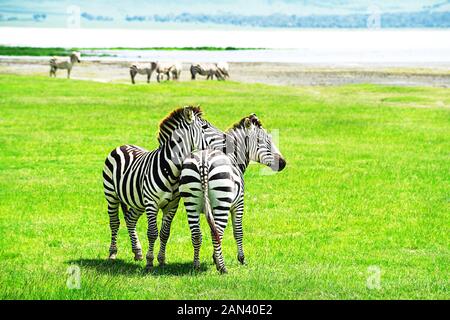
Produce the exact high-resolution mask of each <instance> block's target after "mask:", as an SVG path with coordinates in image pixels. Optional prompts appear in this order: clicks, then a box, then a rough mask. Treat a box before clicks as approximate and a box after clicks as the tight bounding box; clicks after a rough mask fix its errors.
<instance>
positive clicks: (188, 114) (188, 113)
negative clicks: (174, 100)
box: [183, 107, 194, 123]
mask: <svg viewBox="0 0 450 320" xmlns="http://www.w3.org/2000/svg"><path fill="white" fill-rule="evenodd" d="M183 113H184V118H185V119H186V121H187V122H188V123H191V122H192V121H193V120H194V111H193V110H192V108H190V107H184V110H183Z"/></svg>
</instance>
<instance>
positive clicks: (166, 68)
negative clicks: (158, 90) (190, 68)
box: [152, 62, 183, 82]
mask: <svg viewBox="0 0 450 320" xmlns="http://www.w3.org/2000/svg"><path fill="white" fill-rule="evenodd" d="M152 68H153V70H155V71H156V73H157V76H156V80H157V81H158V82H160V81H161V80H162V79H163V77H164V75H165V76H167V80H170V75H172V79H173V80H179V79H180V74H181V71H182V69H183V65H182V64H181V63H179V62H152Z"/></svg>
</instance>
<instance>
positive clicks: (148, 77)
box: [147, 73, 151, 83]
mask: <svg viewBox="0 0 450 320" xmlns="http://www.w3.org/2000/svg"><path fill="white" fill-rule="evenodd" d="M150 76H151V74H150V73H148V74H147V83H150Z"/></svg>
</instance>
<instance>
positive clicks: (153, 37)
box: [0, 27, 450, 66]
mask: <svg viewBox="0 0 450 320" xmlns="http://www.w3.org/2000/svg"><path fill="white" fill-rule="evenodd" d="M0 44H1V45H15V46H36V47H94V48H108V47H131V48H133V47H200V46H213V47H247V48H268V49H270V50H237V51H231V50H230V51H158V50H156V51H155V50H149V51H142V50H140V51H137V50H120V51H117V50H116V51H109V50H100V51H96V52H95V53H99V54H101V53H107V54H111V55H115V56H114V57H105V58H103V59H106V60H126V61H140V60H179V61H191V62H197V61H204V62H210V61H211V62H212V61H229V62H292V63H305V64H308V63H310V64H338V65H360V64H364V65H366V64H374V65H376V64H380V65H393V66H395V65H408V66H409V65H414V66H434V65H440V66H449V65H450V30H449V29H442V30H434V29H429V30H423V29H411V30H386V29H379V30H373V29H365V30H361V29H358V30H310V29H288V30H286V29H284V30H279V29H278V30H277V29H252V30H232V31H227V30H130V29H84V28H79V29H65V28H11V27H2V28H0ZM86 58H87V57H86ZM87 59H89V58H87ZM91 59H92V58H91ZM96 59H98V58H96Z"/></svg>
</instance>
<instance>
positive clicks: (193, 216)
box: [186, 209, 214, 270]
mask: <svg viewBox="0 0 450 320" xmlns="http://www.w3.org/2000/svg"><path fill="white" fill-rule="evenodd" d="M186 211H187V217H188V222H189V228H190V229H191V240H192V246H193V247H194V269H196V270H199V269H200V247H201V246H202V231H201V229H200V215H199V213H198V212H197V211H196V210H189V209H186ZM213 256H214V255H213Z"/></svg>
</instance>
